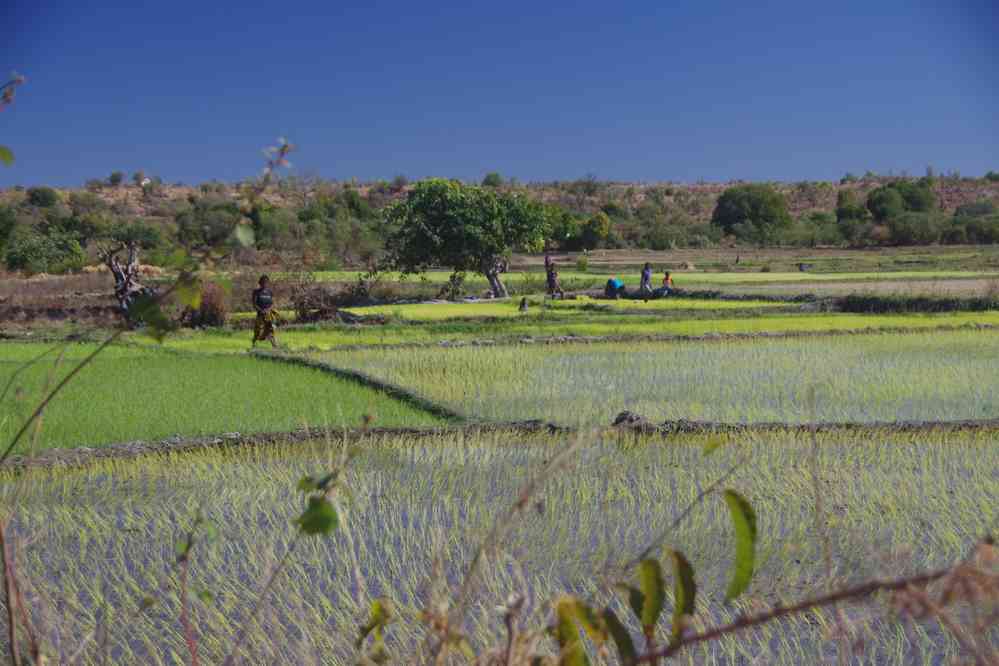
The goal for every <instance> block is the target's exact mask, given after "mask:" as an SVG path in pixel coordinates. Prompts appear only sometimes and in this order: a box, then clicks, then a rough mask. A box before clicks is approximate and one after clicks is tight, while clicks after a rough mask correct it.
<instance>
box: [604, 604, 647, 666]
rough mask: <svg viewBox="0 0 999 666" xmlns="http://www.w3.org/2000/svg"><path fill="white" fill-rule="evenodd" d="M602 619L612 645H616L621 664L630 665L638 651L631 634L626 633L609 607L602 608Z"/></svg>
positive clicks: (635, 658) (636, 657)
mask: <svg viewBox="0 0 999 666" xmlns="http://www.w3.org/2000/svg"><path fill="white" fill-rule="evenodd" d="M602 619H603V621H604V626H605V627H607V632H608V634H610V637H611V638H612V639H613V640H614V645H615V646H616V647H617V654H618V656H619V657H620V658H621V664H622V665H623V666H631V665H632V664H634V663H635V662H636V660H637V659H638V653H637V652H636V651H635V643H634V642H633V641H632V640H631V634H629V633H628V630H627V629H626V628H625V626H624V625H623V624H621V621H620V620H619V619H617V615H615V614H614V611H612V610H611V609H609V608H605V609H604V612H603V615H602Z"/></svg>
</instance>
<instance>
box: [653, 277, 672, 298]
mask: <svg viewBox="0 0 999 666" xmlns="http://www.w3.org/2000/svg"><path fill="white" fill-rule="evenodd" d="M672 293H673V278H672V277H670V274H669V271H664V272H663V286H661V287H659V289H656V296H657V297H662V296H669V295H670V294H672Z"/></svg>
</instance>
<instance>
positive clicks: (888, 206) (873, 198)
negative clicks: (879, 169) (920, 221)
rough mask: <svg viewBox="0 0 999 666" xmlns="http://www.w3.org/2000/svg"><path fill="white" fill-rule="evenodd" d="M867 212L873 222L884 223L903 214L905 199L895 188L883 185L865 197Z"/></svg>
mask: <svg viewBox="0 0 999 666" xmlns="http://www.w3.org/2000/svg"><path fill="white" fill-rule="evenodd" d="M867 210H869V211H871V216H872V217H874V219H875V221H877V222H884V221H886V220H890V219H892V218H894V217H898V216H899V215H901V214H902V213H903V212H905V199H903V198H902V194H901V192H899V191H898V190H897V189H896V188H894V187H891V186H889V185H885V186H884V187H879V188H878V189H876V190H874V191H873V192H871V193H870V194H869V195H868V196H867Z"/></svg>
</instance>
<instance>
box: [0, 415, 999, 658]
mask: <svg viewBox="0 0 999 666" xmlns="http://www.w3.org/2000/svg"><path fill="white" fill-rule="evenodd" d="M631 441H632V440H630V439H629V444H627V445H625V444H618V443H616V442H615V441H614V440H609V441H600V440H596V439H593V440H589V439H588V440H584V441H583V442H582V444H581V445H580V448H579V449H578V450H577V451H576V453H575V454H574V456H573V457H572V458H571V460H570V461H569V462H570V466H569V467H568V468H567V469H566V470H565V471H564V472H563V473H560V474H558V475H557V476H555V477H554V478H552V479H550V480H549V481H548V482H547V483H546V484H544V485H542V486H541V489H540V491H539V492H538V494H536V495H535V496H534V497H533V498H532V500H534V501H535V502H536V505H537V507H538V510H537V511H536V510H534V509H533V508H532V510H531V511H529V512H527V513H525V515H524V516H523V517H522V518H520V519H518V520H515V521H513V522H512V523H511V524H510V529H509V531H508V532H507V533H506V534H505V535H504V537H503V538H502V539H501V540H500V541H499V551H498V552H497V553H495V554H494V555H492V556H490V557H487V558H486V559H485V560H484V562H483V566H482V569H481V570H480V572H481V573H480V575H479V576H478V577H477V578H476V579H475V583H474V584H473V585H472V586H471V588H470V590H471V596H470V605H469V611H468V613H467V614H466V616H465V619H464V623H463V625H462V626H461V629H462V630H463V631H464V632H466V633H467V634H468V637H469V640H470V641H471V643H472V645H473V646H474V647H475V648H476V649H483V648H486V647H490V646H493V645H496V644H498V643H501V642H502V641H503V640H504V637H505V628H504V626H503V622H502V618H501V616H500V615H499V614H498V613H497V612H496V610H495V608H496V606H497V605H499V604H502V603H503V602H504V601H505V600H506V598H507V596H508V595H509V594H511V593H514V592H516V593H520V594H523V595H525V596H526V598H527V600H528V601H527V605H526V607H525V613H524V616H523V617H522V618H521V621H522V622H523V624H524V626H525V627H526V628H530V629H537V630H541V629H543V628H544V626H545V625H546V623H547V622H548V620H549V615H548V605H547V602H548V601H550V600H552V599H553V598H555V597H557V596H558V595H560V594H563V593H567V592H568V593H574V594H578V595H580V596H581V597H583V598H584V599H587V600H589V601H591V602H593V603H594V604H605V603H611V604H612V605H613V607H614V608H615V609H616V611H617V613H618V615H619V616H620V617H628V616H629V615H630V612H629V611H628V610H627V608H626V604H623V603H622V601H621V599H620V597H615V595H614V592H613V590H612V589H611V588H609V586H605V585H603V582H604V580H605V577H604V576H602V575H601V574H602V572H603V571H604V570H605V568H606V567H608V566H610V567H616V566H619V565H622V564H623V563H625V562H626V561H627V560H629V559H631V558H633V557H634V556H636V555H637V554H638V553H639V552H641V551H642V550H643V549H644V548H645V547H646V546H647V545H649V543H650V542H651V541H652V540H653V539H654V537H655V536H657V535H658V534H660V533H662V532H665V531H666V530H667V528H668V526H669V525H670V523H671V522H672V521H673V520H674V518H676V517H677V515H678V514H679V513H680V511H681V509H682V508H683V507H684V506H686V505H687V504H688V503H690V502H692V501H693V500H694V498H695V496H696V495H697V493H698V491H699V490H700V489H701V488H704V487H705V486H707V485H708V484H709V483H711V482H712V481H713V480H714V479H716V478H718V477H719V476H720V475H721V474H722V473H723V472H724V471H725V470H726V469H728V468H729V467H730V466H731V465H733V464H736V462H737V460H738V459H739V457H740V456H745V460H744V462H743V463H742V465H741V466H740V468H739V470H738V472H737V473H736V474H735V475H734V476H733V477H731V478H730V479H729V480H728V481H727V483H726V486H727V487H731V488H734V489H736V490H738V491H739V492H740V493H741V494H742V495H744V496H745V497H746V498H747V499H748V500H749V502H750V503H751V504H752V505H753V507H754V508H755V511H756V513H757V516H758V529H759V541H758V546H757V553H758V556H757V571H756V573H755V576H754V579H753V581H752V583H751V585H750V587H749V589H748V590H747V592H746V593H745V594H744V595H743V596H742V597H741V598H739V599H737V600H736V601H735V602H733V603H731V604H723V603H722V597H723V595H724V588H725V585H726V582H727V581H728V580H729V578H730V575H731V573H730V567H731V560H732V552H733V549H734V545H733V537H732V528H731V525H730V522H729V517H728V513H727V509H726V507H725V504H724V502H722V500H721V498H720V497H718V496H709V497H707V498H706V500H705V502H704V503H703V504H702V505H699V506H698V507H696V508H695V509H694V510H693V511H691V512H690V514H689V516H688V517H687V518H686V519H685V520H684V521H682V522H681V523H680V525H679V527H678V528H676V529H669V531H668V535H667V539H666V541H665V542H664V543H663V544H662V545H663V546H664V547H669V548H675V549H677V550H680V551H682V552H684V553H685V554H686V555H687V557H688V558H689V560H690V562H691V564H692V565H693V567H694V570H695V575H696V578H697V583H698V588H699V589H698V595H699V596H698V604H697V618H696V620H695V628H698V629H703V628H705V626H707V625H708V624H709V623H715V622H726V621H731V620H733V619H734V618H736V617H737V616H738V615H739V614H740V613H745V612H749V611H752V610H753V609H758V608H759V607H760V605H761V604H762V605H770V604H774V603H779V602H784V603H790V602H793V601H796V600H800V599H803V598H806V597H809V596H812V595H816V594H821V593H823V592H825V591H826V590H827V585H829V584H832V585H835V586H839V585H846V584H855V583H858V582H861V581H864V580H867V579H869V578H872V577H879V578H880V577H884V578H894V577H897V576H904V575H909V574H914V573H917V572H920V571H925V570H928V569H934V568H937V567H942V566H949V565H951V564H953V563H954V562H955V561H956V560H958V559H959V558H961V557H963V556H964V555H966V553H967V551H968V549H969V548H970V547H971V545H972V544H974V542H975V540H976V539H979V538H980V537H981V536H982V535H983V534H987V533H988V532H989V530H990V529H993V528H994V526H995V524H996V521H997V520H999V477H997V476H996V474H995V473H994V471H995V469H997V468H999V439H997V436H996V434H995V433H993V432H977V433H960V434H959V433H943V432H935V433H920V434H908V435H900V434H895V435H890V434H883V433H882V434H880V435H879V436H877V437H871V436H869V435H868V434H866V433H854V434H844V433H827V434H820V435H819V441H818V443H819V447H818V451H819V456H820V457H819V459H818V467H819V470H820V485H821V492H822V498H823V506H824V510H825V512H826V513H825V516H826V519H825V521H824V525H825V530H826V531H827V532H828V535H829V543H830V548H831V550H830V553H829V554H830V555H831V558H832V562H833V571H832V575H833V580H832V582H831V583H830V582H829V581H828V579H827V576H826V570H825V564H824V562H825V552H824V548H823V546H822V545H821V542H820V541H819V539H818V536H817V535H816V533H815V531H814V525H815V519H814V516H813V510H814V495H813V488H814V484H813V481H812V476H811V468H810V466H809V464H808V462H807V461H808V459H809V451H810V447H811V443H810V441H809V439H808V437H807V436H800V435H794V434H790V433H775V434H771V435H766V436H757V437H753V436H747V437H742V436H740V437H737V438H736V437H733V438H729V439H728V440H727V444H726V445H725V446H722V448H720V449H719V450H717V451H715V452H714V453H713V454H712V455H711V456H710V457H705V456H704V455H703V453H702V449H703V446H704V444H705V442H706V438H703V437H689V436H687V437H676V438H674V439H672V440H671V441H669V442H647V443H642V442H637V443H634V444H632V443H630V442H631ZM569 444H570V441H566V440H564V439H559V438H551V439H549V438H532V439H527V440H525V439H523V438H519V437H511V436H509V435H506V436H503V435H487V436H474V437H473V436H468V435H465V436H448V437H442V438H440V439H438V440H433V441H426V440H424V441H419V442H414V441H412V440H410V439H405V438H396V439H390V440H382V441H373V442H367V443H364V444H363V445H362V446H360V447H359V456H358V457H357V458H356V459H355V460H354V461H353V463H352V464H351V466H350V468H349V470H348V472H347V474H346V476H345V481H346V483H347V484H349V486H350V488H351V491H352V499H350V500H349V501H344V502H343V503H342V508H343V509H344V510H343V511H342V513H341V523H340V525H341V526H340V529H339V530H338V531H337V532H335V533H334V534H333V535H332V536H330V537H314V538H308V539H306V540H304V541H301V542H300V543H299V544H298V545H297V547H296V548H295V550H294V552H293V553H292V554H291V556H290V557H289V558H288V559H287V564H286V568H285V570H284V573H283V574H282V575H280V576H278V577H277V578H276V580H275V583H274V587H273V589H272V590H271V592H270V594H269V595H268V596H267V597H266V600H265V603H264V606H263V610H262V612H261V613H260V614H259V618H258V619H257V620H255V621H250V620H248V617H249V612H250V609H251V608H252V607H253V605H254V604H255V603H256V601H257V599H258V598H259V593H260V590H261V588H262V587H263V585H264V582H265V579H266V578H267V576H268V574H269V572H270V571H271V570H272V568H273V567H274V566H275V565H276V563H277V561H278V560H279V559H280V558H282V556H283V555H284V554H285V553H286V552H287V550H288V548H289V545H290V544H291V542H292V540H293V538H294V534H295V527H294V525H292V522H291V521H292V519H293V518H294V517H295V516H296V515H297V514H298V513H299V512H300V511H301V509H302V503H303V498H302V495H301V494H300V493H299V492H297V490H296V485H297V482H298V480H299V479H300V478H301V477H302V476H303V475H305V474H315V473H322V472H324V471H327V470H329V469H331V466H332V465H333V464H334V463H333V461H334V460H335V459H336V458H337V457H338V456H339V451H338V450H337V447H336V446H335V445H330V444H325V443H322V442H317V443H315V444H313V445H306V446H302V445H296V446H294V447H292V446H288V447H280V446H279V447H275V448H268V449H259V450H214V451H209V452H202V453H195V454H185V455H181V454H174V455H167V456H163V457H155V458H146V459H141V460H136V461H111V460H106V461H102V462H99V463H97V464H95V465H93V466H92V467H88V468H84V469H77V470H62V471H60V470H53V471H32V472H28V473H26V474H25V475H23V476H21V477H20V478H18V479H15V478H12V477H4V478H3V480H2V481H0V496H2V498H3V504H4V506H5V507H7V508H9V509H12V510H13V509H15V507H16V517H15V519H14V520H13V521H12V522H11V532H10V533H9V536H10V537H11V538H12V539H13V540H15V541H16V542H18V543H20V544H22V547H21V548H19V549H18V554H17V571H18V575H19V577H20V580H21V585H22V588H23V591H24V596H25V598H26V600H27V602H28V603H29V604H30V605H31V607H32V608H33V609H35V611H36V614H35V615H34V616H33V617H35V618H36V622H35V627H36V629H37V631H38V635H39V637H40V639H41V642H42V647H43V649H44V650H45V651H46V652H47V653H49V654H51V655H54V658H52V659H51V660H50V661H53V662H56V661H61V660H60V659H58V658H56V657H57V656H58V654H59V653H60V652H61V653H62V654H63V655H69V654H72V653H73V652H74V651H75V650H76V649H77V647H78V646H80V645H81V644H82V645H83V652H82V654H81V663H100V662H101V661H102V660H103V659H102V654H105V653H106V654H108V655H110V657H109V659H108V660H107V661H108V663H128V664H139V663H141V664H174V663H183V662H186V661H187V659H188V656H187V650H186V648H185V646H184V640H183V635H182V631H181V628H180V622H179V620H178V618H179V609H180V602H179V581H178V572H177V566H176V560H177V554H176V550H175V545H176V544H177V543H178V542H180V541H181V540H182V539H183V538H184V534H185V533H186V532H187V530H189V529H190V527H191V525H192V523H193V521H194V518H195V516H196V515H197V514H199V513H203V514H204V515H205V517H206V518H207V519H208V520H209V521H210V522H211V523H212V524H213V525H215V526H216V527H217V529H218V538H217V539H216V540H214V541H206V540H204V539H199V540H197V541H196V542H195V546H194V549H193V551H192V552H191V553H190V562H191V564H190V572H189V603H190V613H191V621H192V625H193V626H194V627H195V635H196V637H197V640H198V643H199V651H200V656H201V659H202V661H203V663H221V662H222V659H223V657H224V656H225V655H226V654H227V653H228V651H229V649H230V648H231V646H232V644H233V642H234V640H235V637H236V634H237V633H238V632H239V631H240V630H242V629H245V630H246V632H247V640H246V649H245V651H244V652H243V653H241V657H240V660H239V661H240V662H241V663H258V664H265V663H266V664H271V663H282V664H287V663H296V664H304V663H330V664H353V663H357V661H358V659H357V653H356V651H355V648H354V647H353V642H354V640H355V638H356V636H357V631H358V627H359V626H360V625H361V624H362V623H363V622H364V621H365V620H366V618H367V616H368V606H369V603H370V601H371V600H372V599H373V598H375V597H378V596H386V597H390V598H392V599H393V600H394V601H395V603H396V605H397V606H398V607H399V613H398V614H397V616H396V618H397V620H396V622H395V623H393V624H392V625H391V626H390V627H389V628H388V630H387V635H386V642H387V647H388V649H389V651H390V653H391V654H392V655H393V659H392V663H404V662H409V661H414V659H412V657H413V655H414V654H416V653H415V652H414V651H415V650H418V649H419V646H420V645H421V643H422V640H421V639H422V636H423V634H422V633H421V630H420V627H421V624H420V622H419V621H418V619H417V612H418V611H419V610H422V609H424V608H425V607H426V606H425V604H427V603H428V602H429V600H430V598H431V597H430V596H429V594H428V589H430V586H431V584H432V583H440V582H441V581H440V579H439V573H438V572H441V573H443V575H444V577H446V579H447V580H448V581H449V582H451V583H452V589H454V588H457V584H458V582H459V581H460V579H461V578H462V575H463V572H464V570H465V568H466V567H467V566H468V563H469V561H470V559H471V556H472V553H473V552H474V550H475V547H476V545H477V544H478V543H480V542H481V541H482V539H483V538H484V536H485V534H486V532H487V531H488V530H489V528H490V527H491V526H492V525H493V524H494V522H495V521H496V520H497V519H499V517H500V516H502V515H503V514H504V512H505V511H506V510H507V508H508V507H510V506H512V505H513V504H514V502H516V501H517V497H518V490H519V488H521V487H522V486H523V484H525V483H526V482H527V481H528V480H529V479H531V478H532V477H534V476H535V475H536V474H537V473H538V471H539V469H540V468H541V466H542V465H543V463H544V462H545V461H546V460H550V459H551V457H552V455H554V454H555V453H557V452H558V451H560V450H562V449H564V447H566V446H568V445H569ZM532 506H534V502H532ZM198 535H199V536H204V535H203V533H201V532H199V533H198ZM653 553H654V555H655V556H657V557H663V556H665V551H664V550H663V549H662V548H656V549H654V550H653ZM438 560H439V561H440V562H441V563H442V567H441V568H440V569H437V568H435V565H434V563H435V561H438ZM614 579H615V577H611V580H614ZM150 597H151V598H152V599H154V600H155V603H154V605H153V606H152V607H151V608H149V609H148V610H145V611H143V610H140V604H142V603H143V600H144V599H146V598H150ZM672 603H673V600H672V597H671V596H669V595H668V596H667V599H666V607H667V609H668V608H671V607H672ZM872 603H873V604H874V606H873V607H872V608H871V609H870V610H865V611H861V610H857V609H854V608H851V607H849V606H847V607H846V613H847V615H848V617H850V619H851V625H852V626H854V627H855V628H856V629H857V630H858V631H859V632H860V636H862V638H863V642H864V652H863V658H864V659H865V663H878V664H914V663H950V662H953V661H956V656H957V653H958V648H957V646H956V645H955V643H954V641H953V640H952V639H951V638H948V637H947V635H946V634H945V633H944V632H941V631H938V630H935V629H934V628H933V625H932V624H930V625H927V627H926V628H924V627H922V626H919V627H916V628H912V627H907V626H903V625H902V624H899V623H898V622H897V621H896V620H894V619H893V617H894V614H893V613H891V612H890V611H888V610H887V609H886V608H883V607H882V606H880V605H879V604H880V603H881V602H880V601H878V600H874V601H873V602H872ZM833 612H834V611H832V610H821V611H816V612H814V613H810V614H808V615H807V616H803V617H797V618H792V619H789V620H786V621H781V622H777V623H773V624H770V625H766V626H764V627H762V628H760V629H758V630H753V631H747V632H742V633H739V634H736V635H733V636H729V637H727V638H725V639H724V640H723V641H721V642H718V643H710V644H705V645H701V646H698V647H696V648H694V649H692V651H691V652H689V653H684V654H683V655H681V656H680V657H679V658H678V659H677V660H676V661H677V663H684V664H693V663H696V664H712V665H713V664H732V663H742V662H743V661H747V662H748V661H749V660H752V662H753V663H766V664H778V665H784V664H787V665H791V664H802V663H815V662H816V658H817V655H821V654H827V655H828V654H834V653H835V642H834V639H832V638H830V627H832V626H833V625H834V620H833ZM670 615H671V614H670V613H669V612H666V613H663V617H662V619H661V620H660V624H659V627H658V634H659V636H660V637H665V636H668V634H669V626H668V625H669V621H670ZM101 618H103V619H101ZM629 627H630V629H631V631H632V632H633V634H635V635H638V627H637V626H635V623H634V622H630V623H629ZM94 631H101V632H106V634H104V635H105V636H106V637H105V638H102V639H100V640H97V641H93V640H91V641H85V638H86V637H88V636H89V635H91V634H92V632H94ZM986 638H987V637H986ZM997 638H999V637H997ZM544 647H545V648H546V649H547V650H554V647H555V646H554V645H553V644H550V643H546V644H545V645H544ZM407 657H410V658H407ZM611 663H616V662H611ZM671 663H672V661H671Z"/></svg>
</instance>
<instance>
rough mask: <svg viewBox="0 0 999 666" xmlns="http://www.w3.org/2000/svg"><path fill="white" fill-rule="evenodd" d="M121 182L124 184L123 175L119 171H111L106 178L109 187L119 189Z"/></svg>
mask: <svg viewBox="0 0 999 666" xmlns="http://www.w3.org/2000/svg"><path fill="white" fill-rule="evenodd" d="M123 182H125V174H123V173H122V172H121V171H112V172H111V175H110V176H108V185H110V186H111V187H119V186H120V185H121V184H122V183H123Z"/></svg>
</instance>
